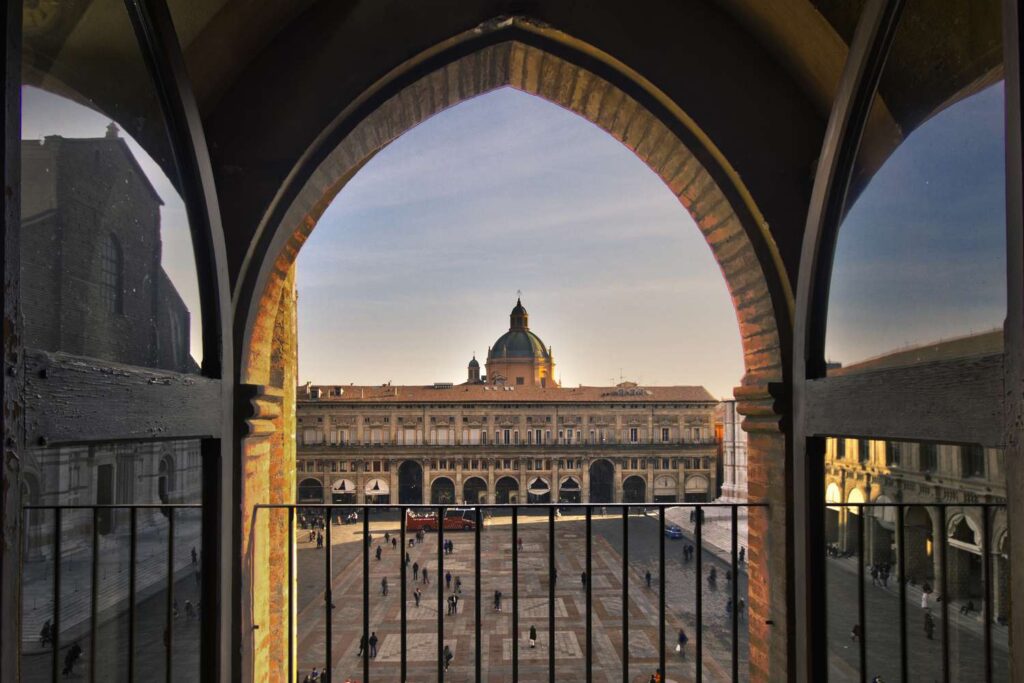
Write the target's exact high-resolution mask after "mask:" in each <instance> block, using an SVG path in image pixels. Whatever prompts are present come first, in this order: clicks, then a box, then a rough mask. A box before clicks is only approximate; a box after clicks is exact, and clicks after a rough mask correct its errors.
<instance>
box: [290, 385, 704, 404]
mask: <svg viewBox="0 0 1024 683" xmlns="http://www.w3.org/2000/svg"><path fill="white" fill-rule="evenodd" d="M311 388H312V389H320V398H319V399H312V400H316V401H317V402H319V403H381V402H384V403H416V402H420V403H440V402H444V403H543V402H572V403H576V402H599V403H609V402H610V403H664V402H671V401H690V402H700V403H717V401H718V399H716V398H715V397H714V396H712V395H711V394H710V393H708V390H707V389H705V388H704V387H685V386H672V387H633V386H627V387H527V386H516V387H508V386H506V387H499V386H490V385H484V384H457V385H455V386H449V385H442V386H440V387H436V388H435V387H433V386H397V385H390V386H388V385H384V386H381V385H376V386H355V385H348V386H344V385H340V386H339V385H313V386H312V387H311ZM337 389H341V391H342V393H341V395H340V396H336V395H334V394H335V392H336V390H337ZM298 394H299V395H298V398H299V401H305V400H311V399H310V398H308V397H307V394H306V388H305V387H301V386H300V387H299V392H298Z"/></svg>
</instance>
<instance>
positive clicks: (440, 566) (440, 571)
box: [435, 506, 445, 683]
mask: <svg viewBox="0 0 1024 683" xmlns="http://www.w3.org/2000/svg"><path fill="white" fill-rule="evenodd" d="M444 514H445V509H444V507H442V506H438V508H437V576H436V578H435V580H436V581H437V680H438V683H442V682H443V681H444V612H442V611H441V603H443V602H444V547H443V546H444Z"/></svg>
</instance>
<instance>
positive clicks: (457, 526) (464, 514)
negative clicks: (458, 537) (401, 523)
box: [405, 508, 476, 533]
mask: <svg viewBox="0 0 1024 683" xmlns="http://www.w3.org/2000/svg"><path fill="white" fill-rule="evenodd" d="M473 529H476V510H473V509H472V508H449V509H447V510H445V515H444V530H445V531H472V530H473ZM405 530H406V532H411V533H416V532H417V531H420V530H422V531H437V511H436V510H424V511H423V512H416V511H413V510H407V511H406V515H405Z"/></svg>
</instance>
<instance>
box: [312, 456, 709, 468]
mask: <svg viewBox="0 0 1024 683" xmlns="http://www.w3.org/2000/svg"><path fill="white" fill-rule="evenodd" d="M459 462H460V461H459V460H451V459H446V458H435V459H434V460H432V461H430V466H431V467H432V468H434V469H435V470H455V469H457V467H458V463H459ZM461 462H462V464H463V469H464V470H466V471H473V470H476V471H485V470H486V469H487V463H486V461H484V460H479V459H468V460H462V461H461ZM519 462H521V461H520V460H518V459H512V458H505V459H502V460H497V461H495V469H498V470H518V469H519ZM619 462H620V463H621V465H622V469H624V470H646V469H647V467H648V465H650V466H651V467H652V468H653V469H656V470H670V469H671V470H677V469H679V467H680V466H682V467H683V468H684V469H687V470H707V469H710V468H711V458H710V457H708V456H698V457H690V458H621V459H620V460H619ZM553 463H557V465H558V467H559V469H563V470H581V469H583V468H584V467H585V466H586V464H587V463H586V461H585V460H583V459H581V458H559V459H558V460H555V461H552V460H550V459H547V458H541V459H535V458H530V459H528V460H526V469H527V470H528V471H533V470H537V471H541V470H548V469H550V468H551V465H552V464H553ZM296 469H297V470H298V471H299V472H327V471H331V472H360V471H362V472H390V471H391V461H390V460H363V461H358V462H355V461H354V462H348V461H345V460H301V459H300V460H299V461H298V463H297V465H296Z"/></svg>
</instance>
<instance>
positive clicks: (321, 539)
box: [316, 531, 324, 550]
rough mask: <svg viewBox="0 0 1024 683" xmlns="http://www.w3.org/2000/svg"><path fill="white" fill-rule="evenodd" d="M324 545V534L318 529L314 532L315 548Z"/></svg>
mask: <svg viewBox="0 0 1024 683" xmlns="http://www.w3.org/2000/svg"><path fill="white" fill-rule="evenodd" d="M323 547H324V535H323V534H322V533H320V532H319V531H318V532H316V548H317V550H319V549H320V548H323Z"/></svg>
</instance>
